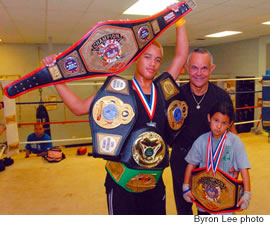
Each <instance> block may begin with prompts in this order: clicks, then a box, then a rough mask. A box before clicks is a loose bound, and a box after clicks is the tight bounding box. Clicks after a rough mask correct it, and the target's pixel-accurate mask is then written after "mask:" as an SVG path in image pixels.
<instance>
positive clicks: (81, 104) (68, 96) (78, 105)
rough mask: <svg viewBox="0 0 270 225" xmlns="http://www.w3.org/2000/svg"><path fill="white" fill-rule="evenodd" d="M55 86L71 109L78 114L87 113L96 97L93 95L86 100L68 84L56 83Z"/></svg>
mask: <svg viewBox="0 0 270 225" xmlns="http://www.w3.org/2000/svg"><path fill="white" fill-rule="evenodd" d="M55 88H56V90H57V92H58V94H59V95H60V97H61V99H62V100H63V102H64V103H65V105H66V106H67V107H68V108H69V110H70V111H71V112H72V113H74V114H75V115H76V116H81V115H87V114H88V112H89V108H90V105H91V103H92V101H93V99H94V97H95V95H92V96H90V97H88V98H86V99H85V100H82V99H81V98H79V96H77V95H76V94H75V93H74V92H73V91H72V90H71V89H70V88H69V87H68V86H67V85H66V84H56V85H55Z"/></svg>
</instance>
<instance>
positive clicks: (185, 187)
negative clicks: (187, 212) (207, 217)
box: [182, 184, 195, 203]
mask: <svg viewBox="0 0 270 225" xmlns="http://www.w3.org/2000/svg"><path fill="white" fill-rule="evenodd" d="M182 190H183V198H184V199H185V200H186V202H190V203H192V200H195V198H194V196H193V194H192V193H191V190H190V188H189V184H183V186H182Z"/></svg>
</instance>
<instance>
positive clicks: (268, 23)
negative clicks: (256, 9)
mask: <svg viewBox="0 0 270 225" xmlns="http://www.w3.org/2000/svg"><path fill="white" fill-rule="evenodd" d="M262 24H264V25H270V21H266V22H263V23H262Z"/></svg>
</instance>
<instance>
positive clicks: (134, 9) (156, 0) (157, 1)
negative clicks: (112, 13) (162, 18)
mask: <svg viewBox="0 0 270 225" xmlns="http://www.w3.org/2000/svg"><path fill="white" fill-rule="evenodd" d="M176 2H177V1H176V0H166V1H164V0H147V1H145V0H139V1H137V2H136V3H135V4H133V5H132V6H131V7H129V8H128V9H127V10H126V11H125V12H123V14H130V15H146V16H151V15H154V14H156V13H158V12H160V11H162V10H164V9H166V7H167V6H168V5H171V4H173V3H176Z"/></svg>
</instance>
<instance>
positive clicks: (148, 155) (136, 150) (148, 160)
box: [132, 131, 166, 168]
mask: <svg viewBox="0 0 270 225" xmlns="http://www.w3.org/2000/svg"><path fill="white" fill-rule="evenodd" d="M165 154H166V146H165V143H164V140H163V139H162V137H161V136H160V135H159V134H157V133H155V132H152V131H148V132H144V133H142V134H140V135H139V136H138V137H137V138H136V140H135V141H134V144H133V147H132V156H133V159H134V161H135V162H136V163H137V164H138V165H139V166H141V167H147V168H152V167H155V166H157V165H158V164H159V163H160V162H161V161H162V160H163V158H164V156H165Z"/></svg>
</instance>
